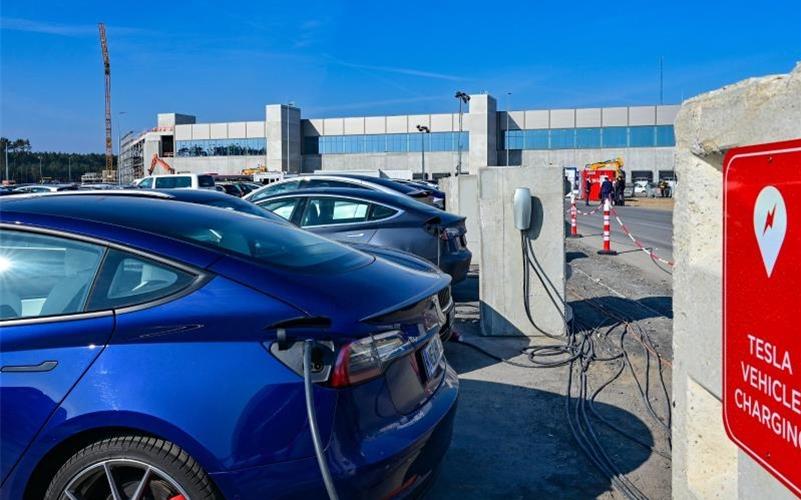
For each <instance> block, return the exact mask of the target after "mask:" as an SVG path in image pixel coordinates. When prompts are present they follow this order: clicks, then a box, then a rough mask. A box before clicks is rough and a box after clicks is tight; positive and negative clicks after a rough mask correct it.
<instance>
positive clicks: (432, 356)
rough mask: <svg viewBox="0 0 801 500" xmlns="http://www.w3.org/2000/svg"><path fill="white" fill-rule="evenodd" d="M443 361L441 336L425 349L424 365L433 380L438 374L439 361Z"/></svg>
mask: <svg viewBox="0 0 801 500" xmlns="http://www.w3.org/2000/svg"><path fill="white" fill-rule="evenodd" d="M440 359H442V341H441V340H440V339H439V335H437V336H435V337H434V340H432V341H431V342H429V343H428V345H427V346H425V347H424V348H423V363H424V364H425V365H426V375H427V376H428V378H431V377H432V376H433V375H434V373H436V372H437V367H438V366H439V361H440Z"/></svg>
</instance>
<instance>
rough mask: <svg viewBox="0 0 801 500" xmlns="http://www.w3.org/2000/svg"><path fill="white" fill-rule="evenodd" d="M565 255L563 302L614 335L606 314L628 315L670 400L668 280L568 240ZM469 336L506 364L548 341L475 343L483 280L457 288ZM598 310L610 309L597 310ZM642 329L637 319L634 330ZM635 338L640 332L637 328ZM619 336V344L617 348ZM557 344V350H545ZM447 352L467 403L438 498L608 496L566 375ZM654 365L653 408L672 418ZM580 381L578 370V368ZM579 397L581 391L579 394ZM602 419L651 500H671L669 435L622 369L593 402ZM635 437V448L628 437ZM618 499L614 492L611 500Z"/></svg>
mask: <svg viewBox="0 0 801 500" xmlns="http://www.w3.org/2000/svg"><path fill="white" fill-rule="evenodd" d="M567 251H568V253H567V257H568V261H569V262H570V264H571V266H572V268H573V275H572V277H571V278H570V279H569V281H568V287H567V288H568V290H567V292H568V296H567V300H568V303H569V304H570V305H571V306H572V307H573V310H574V314H575V316H576V318H577V319H578V320H579V321H580V322H581V323H584V324H587V325H592V326H601V327H605V328H609V327H611V326H613V325H614V324H615V323H617V321H616V320H615V319H610V318H609V317H608V316H607V315H606V314H609V313H610V312H611V314H612V315H613V316H624V317H625V319H627V320H628V321H630V322H634V323H636V325H639V326H640V327H641V328H642V329H643V331H644V333H645V334H647V335H648V336H649V337H650V338H651V339H652V342H653V344H652V349H654V350H656V351H657V352H659V353H660V354H661V355H662V357H663V360H664V361H663V363H662V367H663V374H662V375H663V377H664V380H665V383H666V384H667V390H668V394H669V393H670V385H669V384H670V377H671V369H670V361H671V359H672V353H671V350H670V347H671V330H672V312H671V311H672V297H671V288H670V285H669V282H667V281H666V280H654V279H652V278H651V277H649V275H648V274H647V273H644V272H643V271H642V270H641V269H639V268H637V267H634V266H631V265H628V264H627V263H626V262H625V261H624V260H623V259H614V258H609V257H603V256H598V255H596V254H595V253H594V252H591V251H589V250H588V249H586V247H584V246H582V245H581V244H579V243H577V242H573V241H570V240H568V242H567ZM454 298H455V299H456V301H457V311H458V319H457V323H456V329H457V331H458V332H460V333H461V334H462V336H463V338H464V339H465V340H467V341H469V342H472V343H474V344H477V345H479V346H481V347H482V348H484V349H486V350H488V351H490V352H492V353H495V354H496V355H498V356H500V357H502V358H503V359H506V360H512V361H517V362H522V363H526V362H527V359H526V357H525V356H523V355H520V350H521V349H522V348H524V347H526V346H528V345H532V344H543V343H545V340H548V339H544V338H541V337H536V338H530V339H528V338H487V337H481V336H480V335H479V334H478V331H479V328H478V316H477V305H478V276H477V274H471V276H470V277H469V278H468V279H467V280H466V281H465V282H463V283H461V284H459V285H457V286H456V287H455V289H454ZM602 311H605V313H606V314H605V313H604V312H602ZM635 320H636V321H635ZM632 329H633V327H632ZM621 331H622V327H618V328H616V329H615V330H614V331H613V332H612V333H611V334H610V335H609V336H608V337H607V338H606V339H601V338H600V337H598V336H596V337H595V339H596V341H595V345H596V346H597V355H598V356H607V355H609V354H614V353H616V352H620V350H619V347H617V344H616V342H617V340H616V339H618V338H619V337H620V332H621ZM635 338H636V335H635V333H634V332H633V331H631V333H629V335H627V337H626V339H627V340H626V341H625V343H624V345H625V346H626V348H627V351H629V352H630V359H631V363H632V366H633V367H634V369H635V372H636V373H637V374H638V376H639V377H640V384H644V374H645V365H646V363H645V362H646V356H645V354H644V352H647V351H644V350H643V345H642V344H641V343H639V342H636V341H635ZM613 339H615V341H614V343H613ZM549 342H551V343H553V341H549ZM446 355H447V357H448V360H449V361H450V363H451V364H452V365H453V366H454V368H455V369H456V370H457V371H458V372H459V375H460V380H461V396H460V401H459V409H458V412H457V416H456V423H455V428H454V436H453V442H452V445H451V448H450V450H449V452H448V455H447V456H446V458H445V461H444V463H443V467H442V471H441V474H440V477H439V478H438V480H437V482H436V483H435V484H434V486H433V488H432V490H431V491H430V492H429V494H428V496H427V498H431V499H459V500H465V499H473V498H475V499H478V498H481V499H494V498H498V499H501V498H503V499H516V498H521V499H522V498H539V497H544V496H548V497H555V498H593V497H599V498H613V497H622V495H621V494H619V493H618V492H617V491H614V490H613V486H612V479H611V478H612V476H613V475H614V474H613V473H610V472H609V471H607V473H602V472H601V471H599V469H598V468H596V467H595V466H594V465H593V463H592V462H591V461H590V459H589V458H588V457H587V455H585V454H584V453H583V452H582V450H581V448H580V447H579V445H578V443H577V441H576V440H575V439H574V437H573V434H572V433H571V430H570V426H569V424H568V419H567V413H566V404H567V403H568V401H570V404H572V405H575V402H576V399H571V400H569V399H568V398H566V396H565V395H566V389H567V378H568V373H569V370H568V368H567V367H559V368H547V369H538V368H535V369H526V368H519V367H515V366H511V365H508V364H505V363H500V362H498V361H496V360H493V359H491V358H489V357H487V356H485V355H484V354H481V353H479V352H477V351H475V350H473V349H471V348H469V347H467V346H465V345H460V344H458V343H454V342H449V343H448V345H447V346H446ZM649 360H650V371H649V373H650V386H649V387H650V391H649V393H650V399H651V401H652V406H653V407H654V408H655V410H656V413H657V415H658V416H659V417H661V418H662V419H663V421H665V420H666V417H665V415H666V412H667V408H668V407H667V406H666V403H667V401H666V398H665V396H664V394H663V392H662V387H661V386H660V385H658V383H657V382H658V371H657V366H658V363H656V360H655V357H654V356H653V355H651V356H650V357H649ZM618 363H619V361H614V362H606V363H603V362H594V363H592V364H591V365H590V366H589V369H588V371H587V375H588V379H589V382H588V385H589V387H590V389H591V390H594V389H596V388H598V387H599V385H600V384H602V383H603V382H604V381H606V380H608V379H609V378H611V377H612V376H613V375H614V374H615V373H616V371H617V370H618V369H619V367H620V366H621V365H620V364H618ZM574 373H578V370H574ZM573 396H574V398H575V396H576V390H575V389H574V391H573ZM595 408H596V409H597V411H598V414H599V415H601V416H602V417H603V418H604V419H606V420H607V421H609V422H611V423H612V424H614V425H615V426H617V428H618V429H619V430H620V431H622V433H624V434H626V436H628V437H624V436H622V435H621V433H619V432H616V431H613V430H611V429H610V428H608V427H607V426H605V425H604V424H603V423H601V422H600V420H599V419H598V418H597V417H594V416H593V417H590V421H591V422H592V425H593V428H594V429H595V432H596V433H597V435H598V439H599V442H600V443H601V444H602V445H603V447H604V449H605V451H606V453H607V455H608V456H609V457H610V459H611V461H613V462H614V464H615V466H616V467H617V470H618V471H619V472H620V473H622V474H624V475H625V477H626V478H628V479H629V480H630V481H631V482H632V483H633V484H634V485H635V486H636V487H637V488H638V489H639V490H640V491H641V492H642V493H643V494H644V495H645V496H647V497H649V498H670V495H671V490H670V474H671V472H670V460H669V459H666V458H664V457H663V456H660V453H662V454H665V453H666V454H667V455H668V456H669V454H670V448H669V443H668V435H667V432H666V431H665V430H664V428H663V427H662V426H661V425H660V424H659V423H658V422H657V420H656V419H655V418H654V417H652V416H651V415H650V414H649V413H648V411H647V410H646V405H645V404H644V402H643V398H642V396H641V395H640V393H639V391H638V389H637V384H636V382H635V381H634V379H633V378H632V376H631V374H630V373H629V372H628V371H624V373H623V375H621V376H620V377H619V378H618V379H617V380H616V381H615V382H613V383H612V384H611V385H609V386H608V387H607V388H606V389H605V390H604V391H603V392H602V393H601V394H600V395H599V396H598V398H597V403H596V404H595ZM631 437H634V438H635V439H637V440H639V441H640V443H635V442H634V441H632V440H631V439H630V438H631ZM613 491H614V492H613Z"/></svg>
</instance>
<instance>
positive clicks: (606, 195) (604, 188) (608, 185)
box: [601, 177, 615, 205]
mask: <svg viewBox="0 0 801 500" xmlns="http://www.w3.org/2000/svg"><path fill="white" fill-rule="evenodd" d="M614 194H615V186H614V185H613V184H612V181H610V180H609V177H604V178H603V182H601V205H603V204H604V201H606V200H609V202H610V203H611V202H612V201H614V200H613V199H612V198H613V196H614Z"/></svg>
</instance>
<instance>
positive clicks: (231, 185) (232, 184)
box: [217, 181, 261, 198]
mask: <svg viewBox="0 0 801 500" xmlns="http://www.w3.org/2000/svg"><path fill="white" fill-rule="evenodd" d="M217 186H218V187H221V188H222V190H223V191H224V192H225V193H227V194H230V195H232V196H237V197H239V198H241V197H243V196H245V195H246V194H248V193H250V192H251V191H253V190H256V189H258V188H260V187H261V186H259V185H258V184H254V183H252V182H241V181H224V182H217Z"/></svg>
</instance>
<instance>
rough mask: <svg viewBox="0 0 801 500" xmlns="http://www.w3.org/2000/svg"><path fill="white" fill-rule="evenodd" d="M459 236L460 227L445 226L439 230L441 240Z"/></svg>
mask: <svg viewBox="0 0 801 500" xmlns="http://www.w3.org/2000/svg"><path fill="white" fill-rule="evenodd" d="M459 236H460V235H459V229H457V228H455V227H445V228H442V229H441V230H440V232H439V238H440V239H441V240H452V239H455V238H458V237H459Z"/></svg>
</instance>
